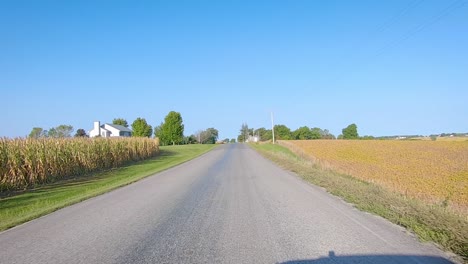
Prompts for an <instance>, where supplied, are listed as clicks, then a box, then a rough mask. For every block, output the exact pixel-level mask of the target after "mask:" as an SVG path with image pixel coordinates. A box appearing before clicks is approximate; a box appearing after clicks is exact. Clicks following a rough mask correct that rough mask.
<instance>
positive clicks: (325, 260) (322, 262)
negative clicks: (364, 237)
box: [279, 251, 455, 264]
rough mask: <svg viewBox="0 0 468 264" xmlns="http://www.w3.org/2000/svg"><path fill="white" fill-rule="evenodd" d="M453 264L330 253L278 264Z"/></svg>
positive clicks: (406, 257)
mask: <svg viewBox="0 0 468 264" xmlns="http://www.w3.org/2000/svg"><path fill="white" fill-rule="evenodd" d="M351 263H353V264H356V263H369V264H370V263H372V264H397V263H398V264H406V263H408V264H426V263H427V264H453V263H455V262H452V261H450V260H448V259H446V258H443V257H438V256H424V255H377V254H376V255H342V256H337V255H335V252H334V251H330V252H329V254H328V257H321V258H317V259H302V260H290V261H285V262H280V263H279V264H351Z"/></svg>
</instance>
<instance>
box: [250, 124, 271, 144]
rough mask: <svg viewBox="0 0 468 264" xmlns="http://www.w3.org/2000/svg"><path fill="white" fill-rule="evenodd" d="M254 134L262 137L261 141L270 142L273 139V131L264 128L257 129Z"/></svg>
mask: <svg viewBox="0 0 468 264" xmlns="http://www.w3.org/2000/svg"><path fill="white" fill-rule="evenodd" d="M254 133H255V135H258V136H259V137H260V141H268V140H271V138H272V134H271V130H270V129H265V128H264V127H261V128H259V129H256V130H255V131H254Z"/></svg>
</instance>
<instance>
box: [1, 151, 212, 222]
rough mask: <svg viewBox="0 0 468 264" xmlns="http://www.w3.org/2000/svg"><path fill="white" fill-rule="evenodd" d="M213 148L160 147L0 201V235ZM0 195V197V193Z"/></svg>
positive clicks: (2, 198)
mask: <svg viewBox="0 0 468 264" xmlns="http://www.w3.org/2000/svg"><path fill="white" fill-rule="evenodd" d="M214 147H215V145H181V146H162V147H160V154H159V156H157V157H155V158H151V159H148V160H145V161H141V162H137V163H133V164H130V165H128V166H125V167H121V168H117V169H112V170H108V171H105V172H101V173H95V174H91V175H87V176H81V177H76V178H72V179H67V180H62V181H59V182H55V183H53V184H45V185H41V186H38V187H36V188H34V189H30V190H26V191H22V192H16V193H8V195H9V196H5V194H3V197H0V231H1V230H5V229H8V228H11V227H14V226H16V225H19V224H21V223H24V222H27V221H29V220H32V219H35V218H38V217H40V216H43V215H46V214H49V213H51V212H53V211H56V210H58V209H60V208H63V207H66V206H69V205H72V204H75V203H78V202H80V201H83V200H86V199H89V198H91V197H94V196H97V195H100V194H103V193H106V192H109V191H111V190H114V189H116V188H119V187H122V186H124V185H128V184H130V183H133V182H135V181H138V180H140V179H142V178H145V177H148V176H150V175H153V174H155V173H158V172H160V171H163V170H166V169H168V168H171V167H174V166H176V165H179V164H181V163H183V162H186V161H188V160H191V159H193V158H195V157H198V156H200V155H202V154H204V153H206V152H208V151H210V150H211V149H213V148H214ZM0 195H2V194H1V193H0Z"/></svg>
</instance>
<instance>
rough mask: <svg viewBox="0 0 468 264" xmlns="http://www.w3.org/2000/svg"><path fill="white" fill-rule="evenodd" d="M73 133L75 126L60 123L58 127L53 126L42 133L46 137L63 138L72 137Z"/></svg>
mask: <svg viewBox="0 0 468 264" xmlns="http://www.w3.org/2000/svg"><path fill="white" fill-rule="evenodd" d="M72 133H73V127H72V126H70V125H60V126H57V127H53V128H51V129H49V130H44V131H42V134H43V135H44V136H46V137H51V138H63V137H71V134H72Z"/></svg>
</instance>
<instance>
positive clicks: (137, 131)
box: [132, 117, 153, 137]
mask: <svg viewBox="0 0 468 264" xmlns="http://www.w3.org/2000/svg"><path fill="white" fill-rule="evenodd" d="M152 134H153V128H152V127H151V126H150V125H148V123H147V122H146V119H144V118H140V117H138V118H137V119H135V121H133V123H132V136H134V137H151V135H152Z"/></svg>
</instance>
